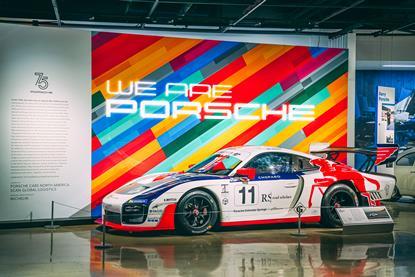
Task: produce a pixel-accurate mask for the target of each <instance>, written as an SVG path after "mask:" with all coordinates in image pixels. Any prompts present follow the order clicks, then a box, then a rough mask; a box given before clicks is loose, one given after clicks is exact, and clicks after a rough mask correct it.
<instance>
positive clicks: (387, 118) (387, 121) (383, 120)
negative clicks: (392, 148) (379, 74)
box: [377, 86, 395, 144]
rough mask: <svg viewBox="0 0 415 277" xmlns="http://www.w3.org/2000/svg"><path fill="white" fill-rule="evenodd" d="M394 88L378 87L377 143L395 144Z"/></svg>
mask: <svg viewBox="0 0 415 277" xmlns="http://www.w3.org/2000/svg"><path fill="white" fill-rule="evenodd" d="M394 131H395V88H390V87H382V86H379V87H378V107H377V143H378V144H380V143H389V144H393V143H394V142H395V137H394Z"/></svg>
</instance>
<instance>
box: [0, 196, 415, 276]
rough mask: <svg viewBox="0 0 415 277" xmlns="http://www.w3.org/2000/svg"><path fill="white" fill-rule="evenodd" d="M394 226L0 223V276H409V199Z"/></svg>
mask: <svg viewBox="0 0 415 277" xmlns="http://www.w3.org/2000/svg"><path fill="white" fill-rule="evenodd" d="M387 206H388V209H389V211H390V213H391V215H392V216H393V218H394V220H395V223H396V225H395V231H394V232H393V233H391V234H378V235H373V234H372V235H349V236H343V235H341V233H340V231H339V230H335V229H323V228H320V226H319V225H307V226H305V228H304V231H305V232H306V233H307V236H306V237H303V238H296V237H293V236H291V235H290V233H292V232H293V231H295V225H276V226H271V227H266V228H260V229H258V228H256V229H253V228H251V229H244V230H222V231H217V232H210V233H209V234H207V235H204V236H198V237H183V236H177V235H172V234H152V235H149V234H148V235H129V234H120V233H111V234H108V235H107V240H108V241H109V242H110V243H111V244H112V246H113V247H112V248H111V249H108V250H106V251H105V252H102V251H99V250H95V248H94V246H95V245H97V244H99V243H100V239H101V232H99V231H98V230H97V229H96V227H97V226H94V225H88V226H77V227H61V228H59V229H57V230H55V231H54V232H53V233H51V232H50V231H48V230H45V229H43V228H32V229H13V230H10V229H9V230H0V276H104V275H105V276H163V277H165V276H200V277H203V276H247V277H248V276H415V200H412V199H404V200H403V201H400V202H398V203H388V204H387Z"/></svg>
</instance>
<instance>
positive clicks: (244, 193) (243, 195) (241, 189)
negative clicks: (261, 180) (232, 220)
mask: <svg viewBox="0 0 415 277" xmlns="http://www.w3.org/2000/svg"><path fill="white" fill-rule="evenodd" d="M257 195H258V190H257V187H256V185H241V186H236V187H235V204H236V205H255V204H256V203H257V199H258V198H257Z"/></svg>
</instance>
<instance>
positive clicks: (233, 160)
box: [187, 154, 241, 175]
mask: <svg viewBox="0 0 415 277" xmlns="http://www.w3.org/2000/svg"><path fill="white" fill-rule="evenodd" d="M240 162H241V160H240V159H238V158H237V157H235V156H232V155H220V154H219V155H218V154H216V155H213V156H210V157H209V158H207V159H206V160H204V161H203V162H200V163H198V164H197V165H195V166H193V167H192V168H190V169H189V170H188V171H187V172H191V173H206V174H215V175H228V174H229V173H231V172H232V170H234V169H235V167H236V166H238V164H239V163H240Z"/></svg>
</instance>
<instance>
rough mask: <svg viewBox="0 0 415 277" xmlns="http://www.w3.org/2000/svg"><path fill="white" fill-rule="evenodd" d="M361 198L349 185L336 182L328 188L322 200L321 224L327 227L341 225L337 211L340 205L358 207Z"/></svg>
mask: <svg viewBox="0 0 415 277" xmlns="http://www.w3.org/2000/svg"><path fill="white" fill-rule="evenodd" d="M358 205H359V200H358V199H357V195H356V193H355V191H354V190H353V189H352V188H350V187H349V186H347V185H344V184H336V185H333V186H331V187H329V188H328V189H327V191H326V192H325V194H324V196H323V200H322V201H321V224H322V225H323V226H325V227H333V228H335V227H341V226H342V222H341V220H340V218H339V215H338V214H337V212H336V208H340V207H357V206H358Z"/></svg>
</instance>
